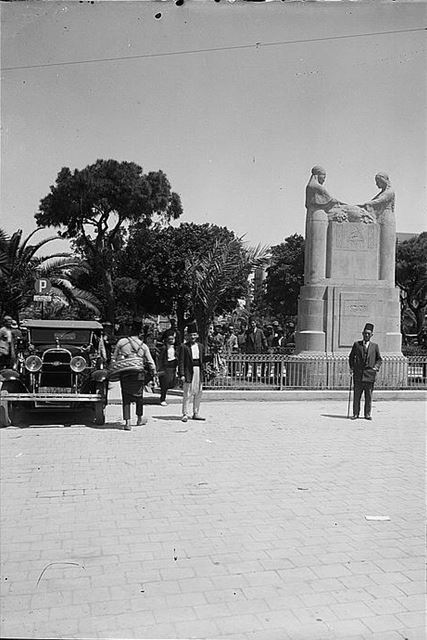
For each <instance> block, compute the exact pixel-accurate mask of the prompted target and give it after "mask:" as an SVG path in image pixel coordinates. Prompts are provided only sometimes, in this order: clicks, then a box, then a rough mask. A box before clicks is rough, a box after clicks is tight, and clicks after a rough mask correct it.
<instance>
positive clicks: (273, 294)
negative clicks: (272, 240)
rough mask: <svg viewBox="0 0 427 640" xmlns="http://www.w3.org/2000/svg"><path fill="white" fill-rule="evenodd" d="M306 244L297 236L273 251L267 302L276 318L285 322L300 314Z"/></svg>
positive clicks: (268, 271)
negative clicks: (299, 299)
mask: <svg viewBox="0 0 427 640" xmlns="http://www.w3.org/2000/svg"><path fill="white" fill-rule="evenodd" d="M304 244H305V243H304V238H303V237H302V236H301V235H299V234H297V233H294V234H293V235H292V236H289V237H288V238H285V241H284V242H282V243H281V244H278V245H276V246H274V247H272V248H271V263H270V266H269V267H268V269H267V277H266V279H265V285H264V286H265V294H264V302H265V304H266V305H268V308H269V310H270V312H271V313H272V315H273V316H276V317H281V318H283V319H285V318H286V317H287V316H295V315H296V314H297V313H298V297H299V292H300V289H301V287H302V285H303V284H304ZM258 304H259V303H258Z"/></svg>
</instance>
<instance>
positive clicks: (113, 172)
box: [35, 160, 182, 322]
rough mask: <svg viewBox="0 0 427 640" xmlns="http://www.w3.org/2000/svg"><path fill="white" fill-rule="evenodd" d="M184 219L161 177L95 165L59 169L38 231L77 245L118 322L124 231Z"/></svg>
mask: <svg viewBox="0 0 427 640" xmlns="http://www.w3.org/2000/svg"><path fill="white" fill-rule="evenodd" d="M181 213H182V206H181V201H180V198H179V196H178V195H177V194H176V193H174V192H172V191H171V186H170V184H169V181H168V179H167V177H166V175H165V174H164V173H163V172H162V171H155V172H154V171H151V172H149V173H147V174H144V173H143V170H142V168H141V167H140V166H138V165H137V164H135V163H133V162H117V161H116V160H97V161H96V162H95V163H94V164H92V165H88V166H87V167H85V168H84V169H82V170H78V169H75V170H74V172H71V171H70V169H69V168H67V167H64V168H63V169H61V171H60V172H59V173H58V176H57V178H56V184H55V185H53V186H51V187H50V193H49V194H48V195H47V196H46V197H45V198H43V199H42V200H41V202H40V206H39V212H38V213H37V214H36V216H35V217H36V221H37V223H38V225H39V226H41V227H56V228H59V229H60V233H61V235H62V236H63V237H65V238H72V239H75V241H76V245H75V246H76V247H77V249H79V250H80V251H81V252H82V253H83V255H84V257H85V259H86V260H87V261H88V263H89V264H90V266H91V269H92V274H91V277H92V279H95V280H96V281H97V283H98V286H99V289H100V290H101V292H102V298H103V303H104V312H105V316H106V318H107V319H108V320H110V321H112V322H114V317H115V298H116V296H115V290H114V284H113V280H114V277H115V255H116V252H117V251H119V250H120V248H121V247H122V245H123V232H124V229H125V227H126V225H128V224H130V223H133V224H137V225H138V226H139V227H140V228H147V227H149V226H150V225H151V224H152V222H153V220H156V219H157V218H158V219H159V220H162V221H163V222H164V221H166V222H169V221H170V220H175V219H177V218H178V217H179V216H180V215H181ZM92 281H93V280H92Z"/></svg>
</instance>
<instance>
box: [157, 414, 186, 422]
mask: <svg viewBox="0 0 427 640" xmlns="http://www.w3.org/2000/svg"><path fill="white" fill-rule="evenodd" d="M151 417H152V418H156V420H175V421H176V420H179V421H181V418H182V415H180V416H151Z"/></svg>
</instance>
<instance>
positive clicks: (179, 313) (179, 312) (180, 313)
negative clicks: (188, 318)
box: [176, 300, 185, 339]
mask: <svg viewBox="0 0 427 640" xmlns="http://www.w3.org/2000/svg"><path fill="white" fill-rule="evenodd" d="M184 313H185V308H184V305H183V304H180V301H179V300H178V302H177V305H176V317H177V324H178V331H179V332H180V334H181V337H182V339H184V329H185V318H184Z"/></svg>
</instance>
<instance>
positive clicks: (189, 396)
mask: <svg viewBox="0 0 427 640" xmlns="http://www.w3.org/2000/svg"><path fill="white" fill-rule="evenodd" d="M187 334H188V341H187V342H185V343H184V344H183V345H181V347H180V350H179V355H178V375H179V377H180V379H181V381H182V383H183V398H182V421H183V422H187V421H188V416H189V413H190V407H191V403H193V420H205V418H202V417H201V416H200V415H199V410H200V402H201V400H202V383H203V363H204V349H203V345H202V344H201V343H200V342H198V341H197V338H198V337H199V334H198V331H197V326H196V323H195V322H193V323H191V324H189V325H188V326H187Z"/></svg>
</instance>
